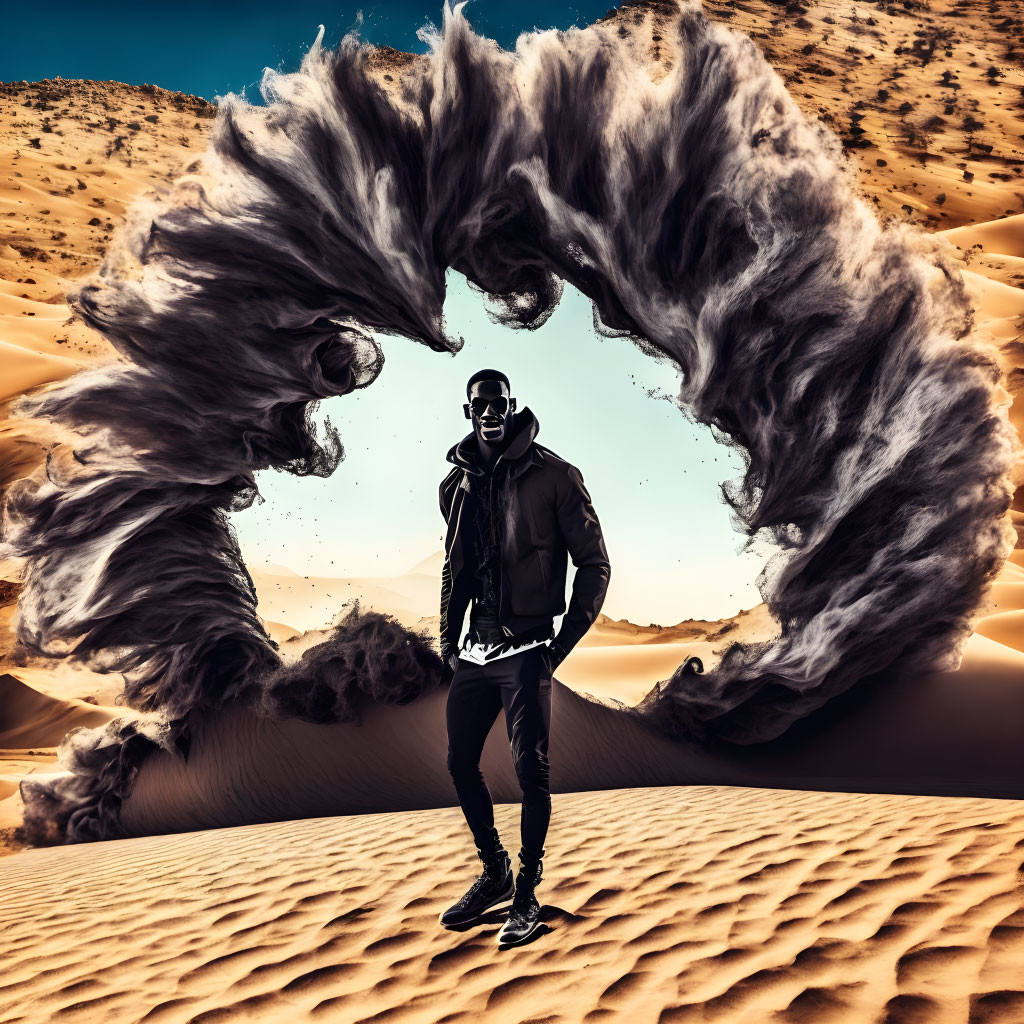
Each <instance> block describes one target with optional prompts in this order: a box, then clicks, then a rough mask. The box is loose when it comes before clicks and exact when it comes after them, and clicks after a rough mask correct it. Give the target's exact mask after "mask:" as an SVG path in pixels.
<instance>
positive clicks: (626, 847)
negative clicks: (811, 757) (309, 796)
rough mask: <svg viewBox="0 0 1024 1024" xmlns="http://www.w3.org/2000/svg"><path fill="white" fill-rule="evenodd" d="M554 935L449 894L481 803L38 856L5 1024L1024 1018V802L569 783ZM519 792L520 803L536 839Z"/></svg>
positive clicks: (26, 875)
mask: <svg viewBox="0 0 1024 1024" xmlns="http://www.w3.org/2000/svg"><path fill="white" fill-rule="evenodd" d="M553 807H554V817H553V820H554V821H557V823H558V827H557V829H555V830H553V831H552V833H551V838H550V841H549V843H548V847H547V848H548V850H549V851H550V855H549V858H548V863H547V864H546V867H545V875H544V878H543V879H542V881H541V883H540V886H539V888H538V896H539V899H540V902H541V904H542V908H543V909H542V922H543V924H542V927H541V929H540V931H539V932H538V933H537V938H536V939H535V941H532V942H530V943H528V944H527V945H524V946H521V947H518V948H514V949H511V950H505V951H499V950H498V948H497V946H496V944H495V936H496V933H497V931H498V928H499V927H500V924H501V921H502V920H503V919H504V916H505V913H504V911H503V910H502V909H501V908H495V910H494V911H493V912H490V913H489V914H488V915H486V917H485V919H484V920H483V921H482V922H480V923H479V924H478V925H475V926H472V927H467V928H465V929H463V930H458V931H456V930H452V931H447V930H445V929H443V928H441V927H440V926H439V925H438V922H437V917H438V914H439V913H440V912H441V911H442V910H444V909H445V908H446V907H447V906H449V905H450V904H451V903H452V902H454V900H455V899H457V898H458V896H459V895H460V894H461V893H462V891H463V889H464V888H465V882H466V880H467V878H468V877H470V876H471V875H472V874H474V873H475V872H476V870H477V869H478V867H479V862H478V861H477V860H476V858H475V856H473V855H472V853H471V851H470V850H468V849H467V847H466V843H465V838H464V835H463V832H464V830H465V823H464V821H463V819H462V816H461V812H460V810H459V809H458V808H457V807H446V808H439V809H435V810H421V811H405V812H401V813H384V814H382V813H377V814H360V815H356V816H353V817H347V818H338V817H330V818H313V819H308V820H305V821H289V822H285V823H280V824H264V825H252V826H247V827H242V828H230V829H213V830H209V831H204V832H190V833H186V834H182V835H170V836H150V837H146V838H141V839H128V840H120V841H116V842H106V843H99V844H94V845H90V846H78V847H59V848H54V849H47V850H33V851H31V852H30V853H21V854H18V855H16V856H14V857H11V858H9V859H7V860H6V861H5V862H4V872H3V875H2V877H0V929H2V931H3V934H4V946H5V952H6V953H7V957H6V962H5V971H4V977H3V979H2V980H0V1019H2V1020H19V1021H21V1022H23V1024H36V1022H45V1021H53V1020H62V1021H63V1020H66V1021H72V1022H74V1021H93V1020H118V1021H122V1020H123V1021H127V1020H143V1019H144V1020H146V1021H154V1022H156V1021H159V1022H167V1021H197V1022H200V1021H202V1022H207V1021H243V1020H249V1021H253V1020H258V1021H278V1020H282V1021H283V1020H290V1021H296V1020H303V1021H304V1020H331V1021H346V1022H349V1021H351V1022H356V1021H360V1022H362V1021H371V1020H372V1021H385V1020H386V1021H396V1022H410V1024H413V1022H418V1024H434V1022H445V1024H454V1022H457V1021H471V1020H481V1019H482V1020H487V1021H502V1022H504V1021H558V1022H565V1024H569V1022H583V1021H586V1022H593V1021H603V1020H632V1021H637V1022H640V1021H643V1022H647V1021H663V1022H670V1021H703V1022H714V1021H723V1022H724V1021H728V1022H729V1024H763V1022H766V1021H778V1022H786V1024H826V1022H839V1021H844V1022H847V1021H848V1022H851V1024H852V1022H858V1024H863V1022H866V1021H887V1022H892V1024H895V1022H904V1024H909V1022H911V1021H927V1022H928V1024H941V1022H947V1021H948V1022H953V1021H966V1020H968V1019H970V1020H971V1021H972V1022H977V1024H1011V1022H1014V1021H1019V1020H1021V1019H1024V991H1021V975H1020V964H1021V959H1022V958H1024V909H1022V907H1021V899H1020V888H1019V887H1020V878H1021V876H1020V868H1021V860H1022V855H1024V838H1022V836H1024V804H1022V803H1021V802H1020V801H1006V800H964V799H950V798H945V799H939V798H932V797H908V796H900V797H892V796H865V795H861V794H830V793H800V792H786V791H775V790H769V789H757V788H754V789H743V788H728V787H702V786H694V787H691V786H687V787H666V788H660V789H651V788H648V789H639V790H638V789H620V790H611V791H606V792H600V793H576V794H571V795H570V794H562V795H556V796H554V798H553ZM518 817H519V815H518V808H517V807H516V806H514V805H509V804H499V805H498V806H497V808H496V812H495V823H496V825H497V827H498V830H499V832H500V833H501V834H502V836H503V838H504V839H505V842H506V845H510V844H511V843H512V842H514V839H515V835H516V829H517V827H518Z"/></svg>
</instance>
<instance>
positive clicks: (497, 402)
mask: <svg viewBox="0 0 1024 1024" xmlns="http://www.w3.org/2000/svg"><path fill="white" fill-rule="evenodd" d="M469 404H470V406H472V408H473V412H474V413H475V414H476V415H477V416H483V414H484V413H485V412H487V409H488V407H490V408H491V409H493V410H494V412H495V413H496V414H497V415H498V416H504V415H505V413H507V412H508V399H507V398H506V397H505V396H504V395H499V396H498V397H497V398H474V399H473V400H472V401H471V402H470V403H469Z"/></svg>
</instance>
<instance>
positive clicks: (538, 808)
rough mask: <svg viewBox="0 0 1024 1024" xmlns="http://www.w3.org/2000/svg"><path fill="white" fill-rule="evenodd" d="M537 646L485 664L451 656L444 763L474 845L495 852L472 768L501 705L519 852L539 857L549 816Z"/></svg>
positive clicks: (547, 681) (545, 676) (545, 714)
mask: <svg viewBox="0 0 1024 1024" xmlns="http://www.w3.org/2000/svg"><path fill="white" fill-rule="evenodd" d="M542 651H543V647H531V648H529V649H528V650H525V651H521V652H520V653H518V654H510V655H507V656H506V657H504V658H496V659H495V660H494V661H492V662H489V663H487V664H486V665H477V664H476V663H475V662H471V661H466V660H464V659H462V658H459V663H458V667H457V668H456V670H455V675H454V677H453V678H452V682H451V687H450V689H449V690H448V704H447V720H448V771H449V772H450V773H451V776H452V781H453V782H454V783H455V791H456V793H457V794H458V797H459V803H460V804H461V805H462V812H463V814H465V816H466V821H467V823H468V824H469V828H470V831H471V832H472V833H473V839H474V841H475V842H476V846H477V849H478V850H479V851H480V853H481V854H482V855H484V856H487V855H488V854H490V853H493V852H495V848H496V845H497V844H498V842H500V841H499V840H497V833H496V832H495V830H494V805H493V804H492V802H491V794H490V792H489V790H488V789H487V783H486V782H485V781H484V777H483V773H482V772H481V771H480V754H481V752H482V751H483V747H484V741H485V740H486V739H487V734H488V732H490V729H491V726H492V725H493V724H494V720H495V718H497V717H498V712H499V711H501V709H502V708H503V707H504V709H505V725H506V728H507V730H508V738H509V741H510V743H511V745H512V761H513V763H514V764H515V769H516V777H517V778H518V780H519V787H520V789H522V791H523V804H522V812H521V817H520V837H521V839H522V849H521V851H520V859H521V860H523V861H539V860H541V858H542V857H543V856H544V839H545V836H546V835H547V831H548V823H549V821H550V820H551V791H550V788H549V785H548V729H549V726H550V723H551V675H550V673H549V672H547V671H545V669H544V667H543V666H544V663H545V659H544V658H542V657H540V653H541V652H542Z"/></svg>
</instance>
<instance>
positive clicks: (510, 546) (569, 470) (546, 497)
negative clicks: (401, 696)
mask: <svg viewBox="0 0 1024 1024" xmlns="http://www.w3.org/2000/svg"><path fill="white" fill-rule="evenodd" d="M512 429H513V431H514V433H513V437H512V440H511V441H510V443H509V445H508V447H507V448H506V449H505V451H504V452H502V454H501V455H500V457H499V458H498V461H497V463H496V464H495V467H494V473H495V480H494V484H495V486H500V487H501V495H500V498H499V501H498V508H499V509H501V510H502V513H503V514H502V516H501V521H500V527H501V531H500V532H501V574H500V592H499V614H498V620H499V623H500V624H501V627H502V630H503V631H504V632H505V633H506V635H510V636H511V635H515V634H519V633H523V632H526V631H531V632H532V631H534V630H537V629H540V630H541V631H543V630H544V628H545V626H546V625H547V626H553V623H554V617H555V616H556V615H560V614H562V612H565V616H564V617H563V619H562V624H561V626H560V627H559V630H558V633H557V634H556V635H555V637H554V641H553V642H554V643H555V644H557V645H558V647H559V648H561V650H562V652H563V653H564V654H568V653H569V651H571V650H572V648H573V647H575V646H576V644H577V643H579V641H580V639H581V638H582V637H583V635H584V634H585V633H586V632H587V630H588V629H589V628H590V627H591V625H592V624H593V622H594V620H595V619H596V618H597V613H598V612H599V611H600V610H601V605H602V604H603V603H604V598H605V594H606V593H607V590H608V580H609V579H610V577H611V565H610V563H609V561H608V552H607V550H606V548H605V543H604V536H603V535H602V533H601V524H600V522H599V521H598V518H597V513H596V512H595V511H594V506H593V505H592V504H591V501H590V494H589V493H588V492H587V488H586V487H585V486H584V483H583V476H582V474H581V473H580V471H579V470H578V469H577V468H576V467H575V466H573V465H572V464H571V463H569V462H566V461H565V460H564V459H562V458H559V457H558V456H557V455H556V454H555V453H554V452H553V451H551V449H549V448H545V447H544V446H543V445H541V444H538V443H537V442H536V441H535V440H534V438H535V437H536V435H537V432H538V430H539V429H540V424H539V422H538V420H537V417H536V416H535V415H534V414H533V412H532V411H531V410H530V409H529V407H525V408H523V409H521V410H520V411H519V412H517V413H515V414H514V419H513V423H512ZM446 459H447V461H448V462H451V463H453V464H454V468H453V469H452V470H451V471H450V472H449V473H448V475H447V476H446V477H445V478H444V480H442V481H441V486H440V489H439V497H440V504H441V514H442V515H443V516H444V518H445V522H446V523H447V524H448V530H447V535H446V537H445V545H444V548H445V558H444V566H443V568H442V570H441V654H442V657H447V655H448V654H449V653H450V652H452V651H456V650H458V648H459V638H460V635H461V632H462V624H463V618H464V616H465V613H466V609H467V608H468V607H469V604H470V601H471V599H472V592H473V573H474V569H475V566H473V565H469V564H467V563H468V561H469V559H470V557H471V555H470V552H471V551H472V546H471V538H470V536H469V534H470V531H471V529H472V528H473V521H472V520H473V517H472V515H471V514H470V512H469V510H468V508H467V506H468V505H469V504H470V502H471V501H472V499H471V497H470V491H469V474H470V473H476V474H482V473H483V472H484V470H483V468H482V466H481V464H480V449H479V446H478V444H477V439H476V434H475V433H469V434H467V435H466V436H465V437H464V438H463V439H462V440H461V441H459V442H458V444H455V445H453V446H452V447H451V448H450V449H449V451H448V454H447V456H446ZM569 557H571V558H572V562H573V565H574V566H575V567H576V575H575V577H574V578H573V583H572V596H571V598H570V600H569V608H568V611H566V606H565V577H566V568H567V561H568V558H569Z"/></svg>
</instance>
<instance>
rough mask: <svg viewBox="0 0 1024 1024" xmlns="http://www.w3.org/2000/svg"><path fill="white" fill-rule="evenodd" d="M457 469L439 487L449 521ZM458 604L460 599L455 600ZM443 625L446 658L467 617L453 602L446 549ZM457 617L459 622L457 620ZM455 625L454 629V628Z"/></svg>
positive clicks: (440, 499) (442, 606)
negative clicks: (456, 633) (457, 632)
mask: <svg viewBox="0 0 1024 1024" xmlns="http://www.w3.org/2000/svg"><path fill="white" fill-rule="evenodd" d="M456 472H457V471H453V472H452V473H449V474H448V475H447V476H446V477H445V478H444V480H442V481H441V486H440V488H439V489H438V500H439V503H440V506H441V515H442V516H444V521H445V522H446V523H447V522H448V520H449V518H450V517H451V508H452V506H451V496H452V494H454V491H453V490H452V486H451V480H452V476H453V475H454V474H455V473H456ZM454 603H455V605H456V606H457V605H458V603H459V602H458V601H455V602H454ZM440 611H441V625H440V634H441V636H440V639H441V644H440V646H441V657H442V658H444V659H446V660H447V658H448V655H449V654H450V653H451V652H452V651H453V650H454V649H455V648H456V647H457V646H458V637H457V636H456V635H454V633H455V630H457V629H460V628H461V626H462V620H463V618H464V617H465V614H466V613H465V609H464V608H463V609H462V611H461V614H460V613H459V610H458V608H457V607H453V602H452V570H451V564H450V561H449V558H448V552H447V551H445V555H444V564H443V565H442V567H441V608H440ZM456 617H457V618H458V620H459V621H458V623H456V622H455V619H456ZM453 626H454V629H453Z"/></svg>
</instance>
